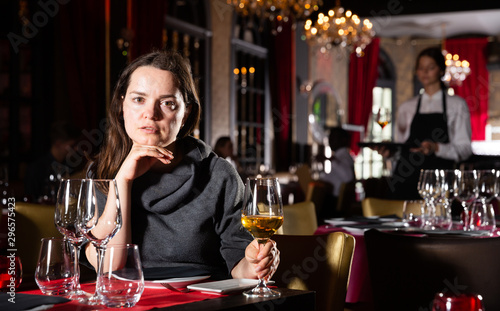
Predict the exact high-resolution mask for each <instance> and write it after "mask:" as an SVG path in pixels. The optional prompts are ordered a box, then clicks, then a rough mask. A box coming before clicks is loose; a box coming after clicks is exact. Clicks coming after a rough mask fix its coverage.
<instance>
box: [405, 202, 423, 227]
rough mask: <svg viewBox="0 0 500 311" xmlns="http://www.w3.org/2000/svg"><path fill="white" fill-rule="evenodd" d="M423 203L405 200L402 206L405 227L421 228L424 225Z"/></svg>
mask: <svg viewBox="0 0 500 311" xmlns="http://www.w3.org/2000/svg"><path fill="white" fill-rule="evenodd" d="M424 219H425V203H424V201H422V200H406V201H405V202H404V204H403V223H404V225H405V227H412V228H421V227H423V226H424V223H425V220H424Z"/></svg>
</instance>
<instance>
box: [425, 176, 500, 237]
mask: <svg viewBox="0 0 500 311" xmlns="http://www.w3.org/2000/svg"><path fill="white" fill-rule="evenodd" d="M418 191H419V194H420V196H422V198H423V199H424V200H425V210H426V212H425V221H424V224H423V226H424V228H425V229H430V230H434V229H445V230H449V229H451V228H452V225H453V223H452V217H451V207H452V202H453V200H457V201H458V202H460V203H461V207H462V211H461V213H460V227H461V228H462V229H463V230H465V231H469V230H487V231H489V232H493V231H495V230H496V222H495V216H494V214H495V213H494V206H493V205H492V204H491V202H492V201H493V199H494V198H496V197H498V194H499V191H500V170H495V169H489V170H458V169H455V170H444V169H432V170H422V171H421V172H420V179H419V183H418Z"/></svg>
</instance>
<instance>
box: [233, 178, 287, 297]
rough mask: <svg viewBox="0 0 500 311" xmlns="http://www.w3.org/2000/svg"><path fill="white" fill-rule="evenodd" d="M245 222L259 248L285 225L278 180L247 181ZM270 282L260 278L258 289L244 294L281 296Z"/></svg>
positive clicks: (242, 215)
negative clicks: (271, 287) (268, 284)
mask: <svg viewBox="0 0 500 311" xmlns="http://www.w3.org/2000/svg"><path fill="white" fill-rule="evenodd" d="M241 223H242V224H243V227H245V229H247V230H248V231H249V232H250V233H251V234H252V236H253V237H254V238H255V239H257V241H258V243H259V247H261V246H264V245H265V244H266V243H267V241H268V240H269V239H270V238H271V236H273V234H274V233H276V231H277V230H278V229H279V227H281V225H282V224H283V203H282V201H281V192H280V185H279V183H278V179H277V178H255V179H250V178H249V179H247V182H246V185H245V194H244V198H243V208H242V210H241ZM266 282H267V280H266V279H265V278H260V277H259V283H258V284H257V286H256V287H255V288H253V289H251V290H249V291H246V292H244V293H243V294H244V295H245V296H247V297H279V296H280V295H281V293H280V292H278V291H275V290H271V289H270V288H269V287H267V285H266Z"/></svg>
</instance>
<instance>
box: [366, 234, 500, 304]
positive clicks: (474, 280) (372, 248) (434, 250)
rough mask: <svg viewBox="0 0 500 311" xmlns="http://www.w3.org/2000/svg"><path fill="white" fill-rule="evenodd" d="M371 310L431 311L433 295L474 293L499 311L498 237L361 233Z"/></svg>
mask: <svg viewBox="0 0 500 311" xmlns="http://www.w3.org/2000/svg"><path fill="white" fill-rule="evenodd" d="M364 237H365V243H366V250H367V258H368V266H369V275H370V280H371V285H372V293H373V299H374V306H375V310H384V311H385V310H432V308H431V306H432V305H431V304H432V300H433V298H434V295H435V294H436V293H438V292H452V293H453V294H459V293H475V294H480V295H481V296H482V297H483V299H484V300H483V302H484V305H485V309H486V310H500V295H498V289H499V288H500V265H499V264H498V259H499V258H500V237H487V238H477V237H463V236H461V237H458V236H451V235H448V236H444V235H439V236H438V235H428V236H416V235H407V234H401V233H395V232H382V231H379V230H375V229H371V230H368V231H366V232H365V234H364Z"/></svg>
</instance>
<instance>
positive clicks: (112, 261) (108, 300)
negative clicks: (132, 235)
mask: <svg viewBox="0 0 500 311" xmlns="http://www.w3.org/2000/svg"><path fill="white" fill-rule="evenodd" d="M97 291H98V292H99V294H100V296H101V297H102V303H103V304H104V305H105V306H107V307H112V308H123V307H133V306H134V305H135V304H136V303H137V302H138V301H139V299H140V298H141V295H142V292H143V291H144V275H143V271H142V265H141V258H140V255H139V247H138V246H137V245H135V244H125V245H109V246H108V247H107V248H106V254H105V256H104V261H103V265H102V271H101V275H100V282H99V287H98V288H97Z"/></svg>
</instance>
